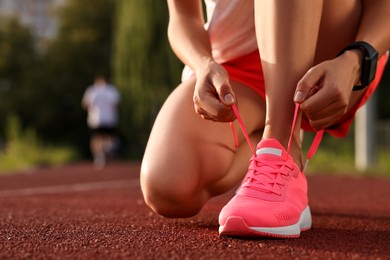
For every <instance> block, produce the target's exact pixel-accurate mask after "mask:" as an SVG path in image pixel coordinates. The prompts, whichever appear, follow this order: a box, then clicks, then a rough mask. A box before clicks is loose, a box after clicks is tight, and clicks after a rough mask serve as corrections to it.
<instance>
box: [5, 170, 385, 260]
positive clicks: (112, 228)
mask: <svg viewBox="0 0 390 260" xmlns="http://www.w3.org/2000/svg"><path fill="white" fill-rule="evenodd" d="M308 180H309V188H310V191H309V200H310V206H311V209H312V214H313V228H312V229H311V230H309V231H306V232H304V233H303V234H302V236H301V238H298V239H289V240H284V239H234V238H226V237H219V236H218V233H217V229H218V223H217V218H218V213H219V210H220V209H221V207H222V206H223V205H224V203H226V202H227V201H228V199H229V197H230V196H231V195H232V193H231V192H230V193H229V194H226V195H224V196H221V197H218V198H215V199H213V200H211V201H210V202H209V203H208V204H207V205H206V206H205V208H204V209H203V210H202V212H201V213H200V214H198V215H197V216H195V217H193V218H189V219H164V218H162V217H159V216H157V215H156V214H154V213H152V212H151V211H150V210H149V209H148V208H147V207H146V205H145V204H144V202H143V199H142V195H141V191H140V187H139V164H137V163H115V164H112V165H109V167H107V168H106V169H105V170H103V171H101V172H96V171H94V170H93V168H92V167H91V165H90V164H89V163H77V164H73V165H68V166H63V167H59V168H47V169H39V170H35V171H31V172H28V173H20V174H13V175H3V176H1V175H0V259H274V258H276V259H390V179H375V178H353V177H345V176H344V177H335V176H326V175H318V174H316V175H310V176H309V177H308Z"/></svg>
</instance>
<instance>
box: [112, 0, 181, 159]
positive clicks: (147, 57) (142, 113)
mask: <svg viewBox="0 0 390 260" xmlns="http://www.w3.org/2000/svg"><path fill="white" fill-rule="evenodd" d="M117 10H118V12H117V19H116V22H117V25H116V35H115V43H114V55H113V64H114V70H113V76H114V80H115V83H116V85H117V86H118V87H119V88H120V90H121V92H122V105H121V131H122V133H123V135H124V137H125V139H126V140H127V141H128V142H129V151H130V153H131V154H132V155H134V156H136V157H138V156H139V155H140V154H141V153H143V148H144V146H145V143H146V140H147V137H148V135H149V132H150V129H151V125H152V123H153V121H154V118H155V116H156V114H157V112H158V110H159V108H160V107H161V105H162V103H163V102H164V100H165V99H166V97H167V95H168V93H169V92H170V91H171V90H172V88H173V86H176V85H177V83H178V81H179V74H180V68H181V64H180V62H179V61H178V59H177V58H176V57H175V56H174V55H173V53H172V52H171V49H170V47H169V44H168V41H167V36H166V30H167V24H168V13H167V6H166V2H165V1H155V0H143V1H139V0H118V9H117Z"/></svg>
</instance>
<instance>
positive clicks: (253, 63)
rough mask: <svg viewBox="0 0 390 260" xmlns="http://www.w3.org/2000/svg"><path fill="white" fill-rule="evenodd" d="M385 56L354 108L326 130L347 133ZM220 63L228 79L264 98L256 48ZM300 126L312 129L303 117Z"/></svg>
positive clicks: (382, 67)
mask: <svg viewBox="0 0 390 260" xmlns="http://www.w3.org/2000/svg"><path fill="white" fill-rule="evenodd" d="M387 58H388V54H387V53H386V54H385V55H383V56H382V57H381V58H380V59H379V61H378V67H377V72H376V76H375V79H374V81H373V82H372V83H371V84H370V85H369V86H368V89H367V90H366V92H365V94H364V96H363V97H362V99H361V100H360V102H359V104H358V105H357V106H356V107H355V109H353V110H352V111H351V112H350V113H348V114H346V115H345V116H344V117H343V118H342V120H341V123H338V124H337V125H334V126H332V127H330V128H327V129H325V131H326V132H328V133H330V134H331V135H333V136H336V137H344V136H346V135H347V133H348V131H349V128H350V126H351V124H352V121H353V119H354V117H355V114H356V111H357V110H358V109H359V108H360V107H361V106H363V105H364V104H365V103H366V102H367V100H368V99H369V97H370V96H371V95H372V94H373V93H374V91H375V89H376V88H377V86H378V85H379V82H380V80H381V78H382V75H383V72H384V70H385V67H386V63H387ZM222 65H223V66H224V68H225V69H226V70H227V72H228V73H229V76H230V80H233V81H237V82H240V83H243V84H244V85H246V86H248V87H250V88H251V89H253V90H254V91H256V92H257V93H258V94H259V95H260V96H261V97H262V98H263V99H264V100H265V83H264V76H263V71H262V69H261V61H260V55H259V52H258V51H257V50H256V51H254V52H252V53H249V54H246V55H244V56H242V57H239V58H237V59H234V60H231V61H228V62H226V63H223V64H222ZM302 128H303V129H304V130H305V131H313V129H312V128H311V127H310V124H309V122H308V121H307V120H306V119H304V118H303V119H302Z"/></svg>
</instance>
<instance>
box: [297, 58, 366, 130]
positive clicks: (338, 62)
mask: <svg viewBox="0 0 390 260" xmlns="http://www.w3.org/2000/svg"><path fill="white" fill-rule="evenodd" d="M361 55H362V54H361V52H360V51H359V50H353V51H347V52H345V53H344V54H343V55H341V56H339V57H337V58H335V59H333V60H328V61H324V62H322V63H320V64H318V65H316V66H315V67H313V68H311V69H310V70H309V71H308V72H307V73H306V74H305V75H304V76H303V78H302V79H301V80H300V81H299V82H298V85H297V89H296V91H295V96H294V102H296V103H300V104H301V105H300V108H301V110H302V111H303V113H304V114H305V115H306V117H307V119H308V120H309V122H310V125H311V127H312V128H313V129H315V130H320V129H324V128H327V127H329V126H331V125H333V124H335V123H337V121H338V120H340V119H341V117H342V116H344V115H345V113H346V112H347V109H348V106H349V102H350V97H351V93H352V88H353V86H354V85H356V84H357V83H358V82H359V80H360V61H361Z"/></svg>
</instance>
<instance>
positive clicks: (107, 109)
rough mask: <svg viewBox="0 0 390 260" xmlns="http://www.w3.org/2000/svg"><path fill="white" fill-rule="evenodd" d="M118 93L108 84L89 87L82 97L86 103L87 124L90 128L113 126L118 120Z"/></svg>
mask: <svg viewBox="0 0 390 260" xmlns="http://www.w3.org/2000/svg"><path fill="white" fill-rule="evenodd" d="M119 98H120V97H119V93H118V91H117V90H116V88H115V87H113V86H112V85H110V84H106V85H105V86H96V85H93V86H91V87H89V88H88V89H87V90H86V92H85V94H84V97H83V100H84V103H87V104H89V105H88V125H89V127H91V128H97V127H115V126H116V124H117V122H118V115H117V104H118V102H119Z"/></svg>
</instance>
